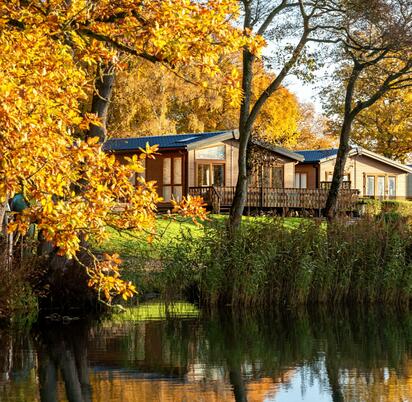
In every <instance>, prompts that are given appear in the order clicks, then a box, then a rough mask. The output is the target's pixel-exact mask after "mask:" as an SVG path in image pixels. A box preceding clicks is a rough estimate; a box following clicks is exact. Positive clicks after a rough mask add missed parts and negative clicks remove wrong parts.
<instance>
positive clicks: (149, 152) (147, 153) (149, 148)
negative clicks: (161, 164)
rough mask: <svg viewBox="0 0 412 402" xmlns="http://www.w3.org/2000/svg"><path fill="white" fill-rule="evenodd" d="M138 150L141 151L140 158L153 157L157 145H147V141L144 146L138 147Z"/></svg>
mask: <svg viewBox="0 0 412 402" xmlns="http://www.w3.org/2000/svg"><path fill="white" fill-rule="evenodd" d="M139 150H140V152H141V159H145V158H149V159H154V158H155V155H156V154H157V151H158V150H159V145H157V144H156V145H149V143H148V142H146V148H145V149H143V148H139Z"/></svg>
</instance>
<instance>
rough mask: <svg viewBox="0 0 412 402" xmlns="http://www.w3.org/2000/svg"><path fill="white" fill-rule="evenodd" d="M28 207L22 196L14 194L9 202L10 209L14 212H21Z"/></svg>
mask: <svg viewBox="0 0 412 402" xmlns="http://www.w3.org/2000/svg"><path fill="white" fill-rule="evenodd" d="M28 206H29V205H28V204H27V202H26V200H25V199H24V196H23V194H16V195H15V196H14V197H13V198H12V200H11V202H10V209H11V210H12V211H14V212H22V211H23V210H24V209H26V208H27V207H28Z"/></svg>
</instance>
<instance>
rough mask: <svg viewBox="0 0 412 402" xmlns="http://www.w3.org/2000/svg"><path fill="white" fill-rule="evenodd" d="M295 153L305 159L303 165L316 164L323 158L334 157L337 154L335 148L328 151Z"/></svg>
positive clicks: (317, 150) (313, 150)
mask: <svg viewBox="0 0 412 402" xmlns="http://www.w3.org/2000/svg"><path fill="white" fill-rule="evenodd" d="M294 152H295V153H297V154H299V155H302V156H303V157H304V158H305V161H304V162H303V163H318V162H319V161H320V160H322V159H324V158H328V157H329V156H335V155H337V153H338V149H337V148H330V149H311V150H305V151H294Z"/></svg>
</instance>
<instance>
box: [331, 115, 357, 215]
mask: <svg viewBox="0 0 412 402" xmlns="http://www.w3.org/2000/svg"><path fill="white" fill-rule="evenodd" d="M351 131H352V120H351V117H350V116H345V119H344V122H343V125H342V130H341V134H340V142H339V149H338V154H337V155H336V163H335V168H334V170H333V178H332V183H331V186H330V190H329V194H328V198H327V200H326V207H325V216H326V217H327V218H328V220H333V219H334V218H335V216H336V213H337V205H338V196H339V191H340V188H341V184H342V179H343V176H344V174H345V165H346V160H347V159H348V154H349V151H350V146H349V139H350V133H351Z"/></svg>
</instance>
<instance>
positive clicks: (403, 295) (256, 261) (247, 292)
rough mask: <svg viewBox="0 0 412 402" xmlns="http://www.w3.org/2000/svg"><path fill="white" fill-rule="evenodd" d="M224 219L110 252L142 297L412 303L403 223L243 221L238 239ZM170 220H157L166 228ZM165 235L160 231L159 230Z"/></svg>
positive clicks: (124, 238)
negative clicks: (229, 234) (233, 237)
mask: <svg viewBox="0 0 412 402" xmlns="http://www.w3.org/2000/svg"><path fill="white" fill-rule="evenodd" d="M224 219H225V218H223V217H221V216H217V217H212V220H211V221H210V222H208V223H206V225H204V227H196V226H194V225H193V224H191V223H189V222H184V223H182V224H178V223H176V222H174V223H172V224H170V226H169V228H168V230H167V231H166V232H165V233H164V234H163V236H161V237H159V238H158V239H156V240H155V241H154V242H153V243H152V245H150V246H147V245H145V246H142V245H141V243H143V242H141V241H139V239H138V238H135V237H131V236H128V235H127V234H123V235H121V236H120V235H119V234H116V235H114V236H113V238H112V239H110V241H109V242H107V243H106V244H104V245H103V246H102V247H106V249H105V250H106V251H108V252H118V253H119V254H120V255H121V256H122V257H123V259H124V261H125V264H124V266H125V276H126V277H127V278H129V279H130V280H133V281H134V282H135V283H136V284H137V286H138V288H139V289H140V290H141V291H142V293H146V294H147V293H151V292H155V293H159V294H161V295H163V296H164V297H166V298H170V299H173V298H179V297H187V298H193V299H200V300H201V301H202V302H203V303H204V304H208V305H212V304H218V303H224V304H232V305H239V306H240V305H261V306H263V305H267V306H269V305H272V304H287V305H299V304H307V303H343V302H356V303H376V302H380V303H387V304H397V305H403V306H405V305H407V304H409V299H410V298H411V297H412V230H411V227H410V226H409V225H407V224H405V223H404V222H403V221H402V220H395V221H391V220H390V221H388V220H385V219H375V218H374V219H363V220H359V221H355V222H349V221H338V222H336V223H334V224H332V225H327V224H326V223H325V222H324V221H318V220H309V219H299V218H288V219H279V218H276V219H275V218H261V217H259V218H246V219H245V222H244V225H243V226H242V229H241V232H240V233H239V236H238V237H237V239H236V240H230V239H228V238H227V237H226V236H227V234H226V231H225V225H224ZM165 225H166V224H165V222H159V226H160V228H161V229H163V228H164V227H165ZM159 232H160V230H159Z"/></svg>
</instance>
